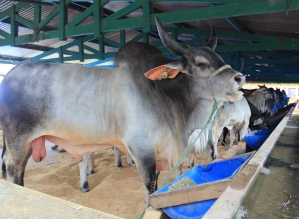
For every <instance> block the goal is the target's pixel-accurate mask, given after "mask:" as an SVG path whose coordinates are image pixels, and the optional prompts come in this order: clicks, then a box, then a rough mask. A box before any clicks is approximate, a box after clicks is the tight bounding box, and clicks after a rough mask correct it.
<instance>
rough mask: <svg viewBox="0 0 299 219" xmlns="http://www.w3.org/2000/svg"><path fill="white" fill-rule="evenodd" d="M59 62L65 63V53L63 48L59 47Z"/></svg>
mask: <svg viewBox="0 0 299 219" xmlns="http://www.w3.org/2000/svg"><path fill="white" fill-rule="evenodd" d="M58 54H59V62H60V63H63V51H62V46H60V47H59V52H58Z"/></svg>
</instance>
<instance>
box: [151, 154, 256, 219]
mask: <svg viewBox="0 0 299 219" xmlns="http://www.w3.org/2000/svg"><path fill="white" fill-rule="evenodd" d="M250 156H251V154H246V156H245V157H242V156H240V157H236V158H231V159H227V160H223V161H219V162H215V163H210V164H208V165H206V166H202V165H199V166H196V167H194V168H192V169H191V170H189V171H188V172H186V173H185V174H183V175H181V176H180V177H178V178H177V179H176V180H174V181H172V182H170V183H169V184H168V185H166V186H165V187H163V188H161V189H159V190H158V191H156V192H155V194H158V193H163V192H167V191H168V188H169V187H170V186H171V185H172V184H174V183H175V182H176V181H179V180H181V179H182V178H185V177H188V178H190V179H191V180H193V181H194V182H195V183H196V185H200V184H204V183H209V182H215V181H218V180H224V179H228V178H232V177H233V176H234V175H235V174H236V173H237V171H238V170H239V168H240V167H241V166H242V164H244V163H245V162H246V161H247V160H248V159H249V157H250ZM185 188H186V187H185ZM185 188H184V189H185ZM216 200H217V199H212V200H206V201H200V202H194V203H190V204H184V205H179V206H172V207H168V208H163V209H162V210H163V211H164V212H165V213H166V214H167V215H168V216H169V217H170V218H172V219H195V218H197V219H199V218H201V217H202V216H203V215H204V214H205V213H206V212H207V211H208V210H209V208H210V207H211V206H212V205H213V204H214V202H215V201H216Z"/></svg>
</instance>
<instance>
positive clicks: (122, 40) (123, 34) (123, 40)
mask: <svg viewBox="0 0 299 219" xmlns="http://www.w3.org/2000/svg"><path fill="white" fill-rule="evenodd" d="M119 35H120V39H119V44H120V46H123V45H124V44H125V43H126V31H125V30H120V31H119Z"/></svg>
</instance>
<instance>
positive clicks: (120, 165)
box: [115, 163, 123, 168]
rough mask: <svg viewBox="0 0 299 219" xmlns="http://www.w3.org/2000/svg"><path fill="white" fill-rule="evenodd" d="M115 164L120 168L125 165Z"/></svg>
mask: <svg viewBox="0 0 299 219" xmlns="http://www.w3.org/2000/svg"><path fill="white" fill-rule="evenodd" d="M115 166H116V167H120V168H122V167H123V165H122V164H121V163H118V164H115Z"/></svg>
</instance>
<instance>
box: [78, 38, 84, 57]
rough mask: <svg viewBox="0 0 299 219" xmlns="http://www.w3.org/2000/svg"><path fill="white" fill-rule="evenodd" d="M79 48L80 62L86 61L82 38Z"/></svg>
mask: <svg viewBox="0 0 299 219" xmlns="http://www.w3.org/2000/svg"><path fill="white" fill-rule="evenodd" d="M78 49H79V61H80V62H84V58H83V55H84V49H83V42H82V38H79V39H78Z"/></svg>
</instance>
